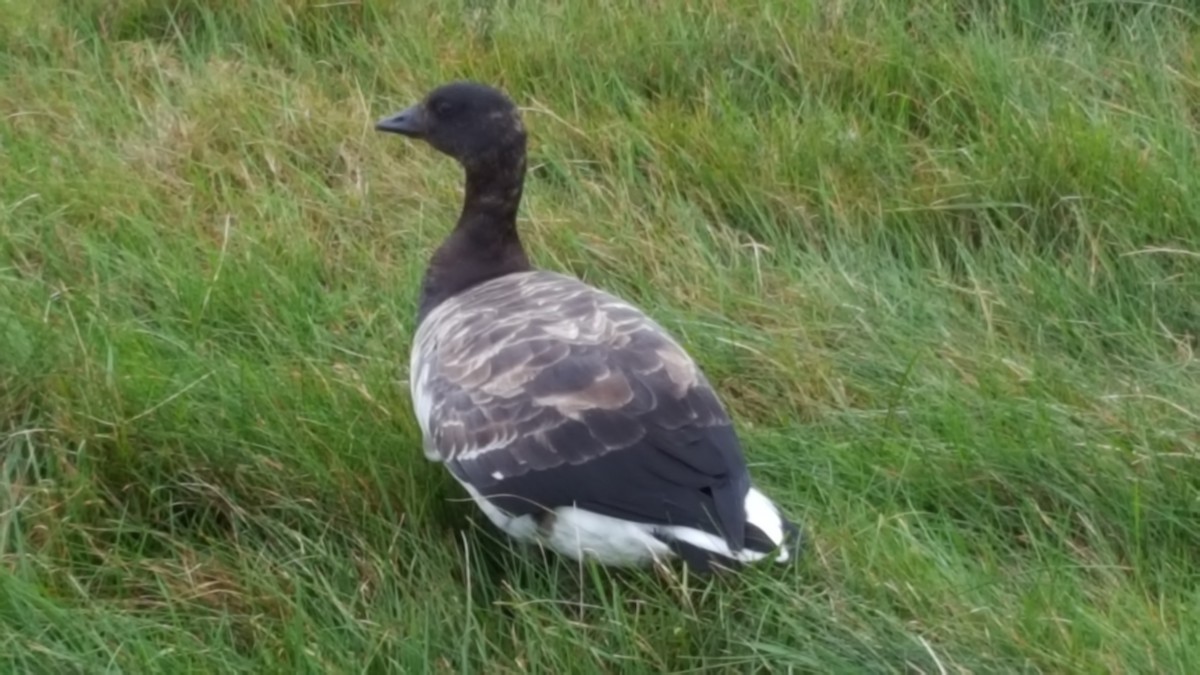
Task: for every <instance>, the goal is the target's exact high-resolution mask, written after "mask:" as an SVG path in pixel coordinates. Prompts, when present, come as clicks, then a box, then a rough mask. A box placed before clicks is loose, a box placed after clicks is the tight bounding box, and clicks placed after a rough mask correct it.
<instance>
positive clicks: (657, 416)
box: [413, 272, 749, 548]
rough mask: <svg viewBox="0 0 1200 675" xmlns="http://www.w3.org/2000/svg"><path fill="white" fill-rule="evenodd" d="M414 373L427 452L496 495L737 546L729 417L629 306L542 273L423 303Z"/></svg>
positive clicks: (739, 501)
mask: <svg viewBox="0 0 1200 675" xmlns="http://www.w3.org/2000/svg"><path fill="white" fill-rule="evenodd" d="M413 372H414V373H415V374H416V375H415V377H414V378H413V400H414V406H415V408H416V411H417V415H418V417H419V418H421V425H422V430H423V432H424V434H425V443H426V453H427V455H429V456H430V457H431V458H435V459H438V460H440V461H443V462H445V463H446V465H447V467H448V468H449V469H450V471H452V472H453V473H454V474H455V476H456V477H458V478H459V479H460V480H462V481H465V482H468V483H470V484H471V485H472V486H474V487H475V488H476V489H478V490H479V491H480V492H481V493H483V494H484V495H487V496H489V497H492V498H493V499H494V501H498V502H500V505H501V506H502V508H505V509H506V510H509V511H510V512H515V513H534V512H539V511H541V510H544V509H546V508H553V507H555V506H561V505H566V504H571V503H575V504H576V505H578V506H580V507H581V508H587V509H589V510H595V511H598V512H601V513H605V514H606V515H612V516H616V517H621V518H627V519H632V520H639V521H643V522H654V523H662V524H676V525H689V526H692V527H700V528H702V529H705V530H708V531H714V528H715V527H719V530H720V531H721V532H723V533H724V534H725V535H726V537H727V538H728V539H730V540H731V541H730V545H731V547H733V548H740V543H741V540H742V535H743V532H744V530H743V528H744V524H743V520H744V516H743V513H742V510H743V508H744V507H743V499H744V496H745V493H746V490H747V489H748V488H749V479H748V477H747V476H746V470H745V462H744V459H743V458H742V453H741V448H740V446H739V444H738V441H737V437H736V435H735V434H734V432H733V429H732V425H731V422H730V419H729V416H728V414H727V413H726V411H725V409H724V407H723V406H722V405H721V403H720V401H719V399H718V398H717V396H716V394H715V393H714V392H713V390H712V388H711V386H710V385H709V384H708V382H707V380H706V379H705V378H704V376H703V375H702V374H701V373H700V371H699V369H698V368H697V367H696V364H695V363H694V362H693V360H692V359H691V358H690V357H689V356H688V355H687V354H686V352H684V350H683V349H682V348H681V347H680V346H679V345H678V344H677V343H675V342H674V340H672V339H671V338H670V336H669V335H667V333H666V332H665V331H664V330H663V329H662V328H661V327H660V326H658V325H657V324H656V323H654V322H653V321H652V320H651V319H649V318H648V317H646V316H645V315H644V314H643V313H642V312H641V311H639V310H637V309H636V308H634V307H632V306H631V305H629V304H627V303H625V302H623V301H621V300H619V299H617V298H615V297H613V296H611V295H608V294H606V293H603V292H601V291H598V290H596V289H594V288H592V287H590V286H587V285H586V284H583V283H582V282H579V281H577V280H575V279H571V278H570V277H565V276H561V275H557V274H553V273H548V272H531V273H525V274H520V275H511V276H510V277H505V278H502V279H498V280H494V281H492V282H488V283H487V284H483V285H481V286H479V287H477V288H476V289H473V290H472V291H471V292H469V293H467V294H464V295H463V296H460V297H457V298H454V299H452V300H449V301H447V302H446V303H444V304H443V306H441V307H438V308H436V309H435V310H434V311H433V312H431V313H430V315H429V316H428V317H427V318H426V320H425V322H424V323H423V324H422V326H421V328H420V329H419V330H418V335H417V340H416V342H415V343H414V354H413ZM506 495H507V496H506ZM735 542H736V544H735Z"/></svg>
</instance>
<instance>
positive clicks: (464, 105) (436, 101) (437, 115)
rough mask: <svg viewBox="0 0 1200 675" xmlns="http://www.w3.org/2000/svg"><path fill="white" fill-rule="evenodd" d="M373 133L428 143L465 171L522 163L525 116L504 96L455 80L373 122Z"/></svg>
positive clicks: (524, 140)
mask: <svg viewBox="0 0 1200 675" xmlns="http://www.w3.org/2000/svg"><path fill="white" fill-rule="evenodd" d="M375 129H376V130H378V131H382V132H386V133H395V134H400V135H402V136H406V137H408V138H413V139H418V140H422V141H425V142H426V143H428V144H429V145H431V146H433V148H434V149H436V150H438V151H439V152H442V153H444V154H446V155H449V156H450V157H453V158H454V159H456V160H458V162H459V163H460V164H462V165H463V166H464V167H466V168H467V169H474V168H478V167H487V166H496V165H498V164H501V165H502V164H505V163H510V162H513V161H519V160H520V159H523V158H524V154H525V142H526V136H525V126H524V124H522V122H521V113H520V111H519V110H518V108H517V106H516V104H514V103H513V101H512V99H510V98H509V97H508V96H507V95H505V94H504V92H502V91H500V90H499V89H496V88H494V87H489V86H487V85H484V84H479V83H476V82H452V83H450V84H445V85H442V86H440V87H438V88H436V89H434V90H433V91H431V92H429V94H428V95H426V96H425V98H424V99H423V100H421V101H420V102H419V103H416V104H415V105H412V106H410V107H408V108H405V109H404V110H401V111H399V112H397V113H395V114H392V115H389V116H387V117H384V118H383V119H381V120H379V121H378V122H376V123H375Z"/></svg>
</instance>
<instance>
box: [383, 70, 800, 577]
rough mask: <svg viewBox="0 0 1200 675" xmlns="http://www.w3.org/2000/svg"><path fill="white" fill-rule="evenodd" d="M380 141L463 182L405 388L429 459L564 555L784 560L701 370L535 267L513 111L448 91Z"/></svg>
mask: <svg viewBox="0 0 1200 675" xmlns="http://www.w3.org/2000/svg"><path fill="white" fill-rule="evenodd" d="M375 128H376V129H377V130H379V131H383V132H390V133H397V134H401V135H403V136H407V137H409V138H414V139H420V140H422V141H425V142H426V143H428V144H429V145H431V146H433V147H434V148H435V149H437V150H438V151H440V152H442V153H444V154H446V155H449V156H450V157H453V158H454V159H456V160H457V161H458V162H459V164H460V165H461V166H462V167H463V169H464V171H465V174H466V189H465V199H464V204H463V208H462V212H461V215H460V216H459V218H458V223H457V225H456V226H455V228H454V230H453V231H452V232H451V233H450V235H449V236H448V237H447V238H446V239H445V241H444V242H443V243H442V244H441V246H440V247H439V248H438V249H437V251H436V252H435V253H434V254H433V256H432V258H431V260H430V262H429V266H428V268H427V269H426V271H425V277H424V281H423V283H422V286H421V291H420V300H419V307H418V310H417V332H416V336H415V338H414V340H413V346H412V354H411V363H410V371H409V385H410V387H411V391H412V401H413V408H414V411H415V414H416V417H417V420H418V422H419V424H420V427H421V431H422V435H423V441H424V451H425V455H426V457H428V458H429V459H430V460H433V461H438V462H442V463H443V464H444V465H445V466H446V468H447V469H448V470H449V471H450V473H451V474H452V475H453V476H454V478H456V479H457V480H458V482H459V483H461V484H462V486H463V487H464V488H465V489H466V491H467V492H468V493H469V494H470V495H471V497H472V498H473V499H474V501H475V503H476V504H477V505H478V506H479V508H480V509H481V510H482V511H483V512H484V513H485V514H486V515H487V517H488V519H489V520H491V522H492V523H494V524H495V525H496V526H497V527H499V528H500V529H501V530H503V531H504V532H505V533H506V534H507V535H509V536H510V537H512V538H513V539H515V540H518V541H521V542H527V543H535V544H539V545H542V546H545V547H547V548H550V549H552V550H554V551H557V552H558V553H560V554H563V555H566V556H568V557H570V558H572V559H574V560H582V559H585V558H587V559H593V560H596V561H598V562H600V563H601V564H605V565H645V564H648V563H651V562H653V561H665V560H666V559H670V558H673V557H675V558H679V559H682V560H683V561H684V563H685V564H687V565H689V566H691V567H692V568H693V569H695V570H697V571H701V572H708V571H710V570H711V569H712V568H713V567H714V566H715V567H723V568H736V567H739V566H740V565H741V564H743V563H748V562H754V561H758V560H762V559H766V558H770V557H773V558H774V560H775V561H778V562H787V561H789V560H794V559H795V558H796V557H797V555H798V553H799V549H800V543H801V539H802V534H801V531H800V528H798V527H797V526H796V525H794V524H793V523H791V522H789V521H788V520H787V518H786V517H785V516H783V515H782V514H781V513H780V511H779V509H778V508H777V507H776V506H775V504H774V503H772V502H771V500H770V499H768V498H767V497H766V496H765V495H764V494H763V493H762V492H760V491H759V490H758V489H756V488H755V487H754V486H753V485H752V484H751V480H750V475H749V473H748V472H747V470H746V462H745V459H744V458H743V456H742V449H741V445H740V443H739V441H738V437H737V435H736V434H735V432H734V428H733V425H732V422H731V420H730V418H729V415H728V414H727V412H726V410H725V408H724V407H723V405H722V404H721V402H720V400H719V399H718V397H717V395H716V393H715V392H714V391H713V388H712V387H711V385H710V384H709V383H708V381H707V380H706V378H705V377H704V375H703V374H702V373H701V371H700V369H699V368H698V367H697V365H696V363H695V361H693V360H692V358H691V357H690V356H689V355H688V354H687V353H686V352H685V351H684V350H683V348H682V347H680V345H679V344H678V343H677V342H676V341H675V340H674V339H672V337H671V336H670V335H669V334H668V333H667V332H666V331H665V330H664V329H663V328H662V327H661V326H659V325H658V324H657V323H655V322H654V320H652V319H651V318H650V317H648V316H646V315H645V314H644V313H642V311H641V310H639V309H637V308H636V307H634V306H632V305H630V304H629V303H627V302H625V301H623V300H621V299H619V298H617V297H614V296H613V295H610V294H609V293H606V292H604V291H602V290H599V289H596V288H594V287H592V286H590V285H588V284H585V283H583V282H582V281H580V280H578V279H575V278H572V277H568V276H564V275H562V274H557V273H554V272H550V271H545V270H539V269H535V268H534V267H533V266H532V265H531V264H530V262H529V259H528V257H527V256H526V254H525V250H524V248H523V247H522V245H521V240H520V237H519V236H518V232H517V222H516V221H517V210H518V206H519V204H520V201H521V192H522V188H523V183H524V178H525V145H526V134H525V128H524V126H523V124H522V122H521V116H520V113H519V111H518V109H517V107H516V106H515V105H514V104H513V102H512V101H511V100H510V99H509V98H508V97H507V96H506V95H505V94H504V93H502V92H501V91H499V90H497V89H494V88H492V87H489V86H486V85H481V84H477V83H472V82H455V83H451V84H447V85H444V86H441V87H439V88H437V89H435V90H434V91H432V92H431V93H429V94H428V95H427V96H426V97H425V98H424V100H422V101H421V102H420V103H418V104H416V105H414V106H412V107H410V108H408V109H406V110H403V111H401V112H399V113H397V114H395V115H392V116H390V117H387V118H384V119H381V120H379V121H378V122H377V123H376V125H375Z"/></svg>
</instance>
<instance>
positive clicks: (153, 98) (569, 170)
mask: <svg viewBox="0 0 1200 675" xmlns="http://www.w3.org/2000/svg"><path fill="white" fill-rule="evenodd" d="M688 6H690V8H688ZM1188 7H1190V5H1188V4H1186V3H1174V2H1160V3H1140V2H1139V3H1134V2H1111V3H1095V2H1066V1H1057V2H1032V1H1031V0H1028V1H1024V2H1011V3H995V4H992V3H984V2H968V1H966V0H960V1H958V2H950V1H949V0H923V1H918V0H888V1H887V2H883V1H882V0H880V1H877V2H870V1H867V0H863V1H861V2H851V1H849V0H846V1H843V0H828V1H812V2H808V1H800V2H793V1H792V0H771V1H769V2H750V1H745V2H742V1H740V0H707V1H706V2H700V3H669V2H632V1H627V2H624V1H608V2H583V1H576V2H559V3H531V2H486V1H484V0H465V1H463V2H457V3H448V4H440V3H435V2H433V1H432V0H430V1H429V2H418V1H414V2H406V3H395V4H394V5H393V4H392V3H385V2H382V1H380V2H344V3H322V2H315V1H312V2H306V1H303V0H291V1H290V2H266V0H262V1H258V0H223V1H221V2H199V1H198V0H177V1H175V2H166V1H164V0H140V1H137V0H130V1H129V2H121V3H113V2H107V1H105V2H101V1H100V0H88V1H82V2H80V1H72V2H68V1H67V0H44V1H43V2H37V3H34V2H29V1H28V0H6V1H4V2H0V9H2V10H3V13H4V16H5V17H6V18H5V21H4V22H3V25H2V26H0V111H2V112H3V115H4V121H3V124H0V157H2V160H0V232H2V233H3V237H2V240H0V486H2V487H0V669H2V670H3V671H4V672H55V673H61V672H88V673H91V672H109V671H112V672H117V671H122V672H131V673H140V672H171V673H176V672H189V671H193V672H227V671H231V670H244V671H247V672H279V673H299V672H372V673H377V672H423V671H426V670H431V671H436V672H480V673H505V672H525V671H529V672H543V673H565V672H614V673H615V672H664V671H670V672H678V671H689V672H694V671H701V670H712V671H725V672H731V671H732V672H748V671H762V670H769V671H777V672H789V671H790V672H801V671H808V672H822V673H825V672H855V673H858V672H924V673H937V672H948V673H953V672H973V673H984V672H1005V673H1011V672H1195V671H1196V670H1197V668H1200V577H1198V575H1200V461H1198V460H1200V432H1198V431H1197V430H1198V429H1200V403H1198V401H1200V365H1198V361H1197V360H1196V357H1195V352H1196V351H1197V349H1200V344H1198V340H1200V171H1197V170H1196V157H1197V156H1198V152H1200V141H1198V140H1197V139H1198V138H1200V137H1198V136H1197V133H1196V132H1197V127H1198V126H1200V125H1198V119H1200V112H1198V111H1200V23H1198V18H1197V15H1196V14H1195V13H1193V12H1192V11H1191V10H1190V9H1188ZM459 77H470V78H473V79H479V80H484V81H488V82H493V83H496V84H499V85H502V86H503V87H505V88H506V89H507V90H508V91H509V92H510V93H511V94H512V95H513V96H514V97H515V98H516V99H517V100H518V101H519V102H520V103H521V104H522V105H523V106H525V107H526V110H527V112H526V120H527V126H528V127H529V129H530V131H531V134H532V141H531V161H530V164H531V167H532V170H531V175H530V179H529V184H528V186H527V189H526V195H527V199H526V202H525V205H524V208H523V211H522V223H521V225H522V227H523V231H524V238H525V240H526V242H527V243H528V246H529V248H530V251H531V254H532V256H533V257H534V259H535V260H536V261H537V263H539V264H540V265H542V266H545V267H549V268H552V269H557V270H561V271H566V272H569V273H573V274H577V275H580V276H581V277H583V278H585V279H586V280H588V281H590V282H593V283H596V284H598V285H600V286H603V287H606V288H608V289H611V290H613V291H616V292H618V293H620V294H622V295H624V296H626V297H628V298H629V299H631V300H633V301H635V302H637V303H639V304H641V305H642V306H643V307H645V308H646V309H648V310H649V311H650V312H651V313H652V314H653V315H654V316H655V317H656V318H658V319H660V320H661V321H662V322H663V323H664V324H665V325H667V326H668V327H669V328H671V329H672V330H673V331H675V332H676V333H677V335H678V336H679V337H680V339H681V340H682V341H683V342H684V343H685V344H686V345H687V346H688V347H689V349H691V350H692V351H693V353H694V354H695V356H696V357H697V359H698V360H699V361H700V362H701V364H702V365H703V367H704V368H705V369H706V371H707V372H708V373H709V375H710V376H711V379H712V380H713V382H714V383H715V384H716V385H717V386H718V387H719V389H720V391H721V392H722V395H723V396H724V398H725V400H726V401H727V402H728V404H729V406H730V408H731V411H732V413H733V414H734V416H735V418H736V420H737V423H738V425H739V428H740V430H741V432H742V434H743V436H744V439H745V441H746V446H747V455H748V458H749V461H750V462H751V464H752V470H753V471H754V475H755V476H756V480H757V481H758V482H759V483H760V484H761V485H762V487H763V488H764V489H765V490H767V491H768V492H769V493H770V494H771V495H773V496H774V497H775V498H776V499H777V500H778V501H779V502H780V503H781V504H783V505H784V506H785V507H786V508H787V509H788V511H789V512H790V513H791V514H793V515H794V517H795V518H796V519H797V520H799V521H800V522H802V523H803V524H804V525H805V526H806V528H807V529H808V530H809V536H810V538H811V539H810V541H811V543H810V547H809V549H808V553H807V557H806V558H805V560H804V562H803V564H801V565H799V566H796V567H795V568H792V569H790V570H788V571H786V572H781V571H777V570H770V569H767V570H759V569H755V570H751V571H750V572H748V573H747V574H746V575H745V576H743V577H740V578H736V579H725V580H717V581H712V582H702V581H699V580H696V579H694V578H677V579H671V578H656V577H655V576H654V575H651V574H618V573H612V572H606V571H603V570H596V569H590V570H589V569H584V570H578V569H576V568H575V567H573V566H571V565H569V564H566V563H562V562H561V561H555V560H553V559H547V560H541V559H538V558H535V557H530V556H523V555H521V554H519V553H516V552H513V551H511V550H509V549H508V548H507V547H506V546H505V545H503V543H502V542H499V541H497V540H496V538H495V537H494V535H493V534H492V532H491V531H490V530H488V529H487V528H484V527H473V526H472V525H471V523H472V522H474V523H476V524H478V523H479V519H478V517H477V515H476V513H475V511H474V509H473V507H471V506H470V505H469V504H465V503H462V501H461V499H462V497H463V494H462V493H461V490H459V489H458V488H457V487H456V486H455V485H453V484H452V481H451V480H450V479H449V477H448V476H446V475H443V472H442V470H441V469H440V468H439V467H437V466H436V465H431V464H429V463H428V462H426V461H425V460H424V458H423V456H422V455H421V452H420V449H419V435H418V430H417V427H416V424H415V421H414V420H413V418H412V415H411V411H410V407H409V400H408V394H407V390H406V388H405V386H404V384H403V383H404V379H405V377H406V372H405V371H406V369H407V355H408V347H409V342H410V336H411V334H412V329H413V325H412V323H413V311H414V302H415V298H416V288H417V282H418V280H419V278H420V275H421V273H422V270H423V267H424V262H425V260H426V258H427V256H428V255H429V253H430V252H431V251H432V249H433V247H434V246H436V244H437V242H438V241H439V239H440V238H441V237H442V236H444V235H445V233H446V232H447V231H448V227H449V225H450V223H451V222H452V221H453V219H454V217H455V215H456V213H457V209H458V202H457V200H458V197H459V190H460V184H459V181H460V175H459V172H458V169H457V167H455V166H454V165H453V163H452V162H451V161H449V160H447V159H445V158H442V157H440V156H437V155H435V154H434V153H433V152H432V151H430V150H428V149H427V148H423V147H418V146H415V145H413V144H411V143H407V142H404V141H402V140H400V139H397V138H394V137H381V136H380V135H378V134H376V133H374V132H373V131H371V128H370V127H371V123H372V122H373V120H374V119H376V118H377V117H379V116H382V115H383V114H385V113H388V112H390V111H392V110H394V109H396V108H398V107H400V106H402V105H406V104H408V103H410V102H412V101H413V100H415V99H416V98H417V97H418V96H420V95H421V94H422V93H423V92H424V91H425V90H426V89H427V88H429V87H431V86H433V85H435V84H437V83H440V82H442V81H444V80H447V79H451V78H459Z"/></svg>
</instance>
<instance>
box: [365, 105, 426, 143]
mask: <svg viewBox="0 0 1200 675" xmlns="http://www.w3.org/2000/svg"><path fill="white" fill-rule="evenodd" d="M375 130H376V131H386V132H388V133H393V134H400V135H401V136H408V137H409V138H421V137H423V136H424V135H425V110H424V109H423V108H422V107H421V106H420V105H414V106H412V107H410V108H405V109H404V110H401V111H400V112H398V113H396V114H394V115H391V116H390V117H384V118H383V119H381V120H379V121H378V122H376V123H375Z"/></svg>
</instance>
